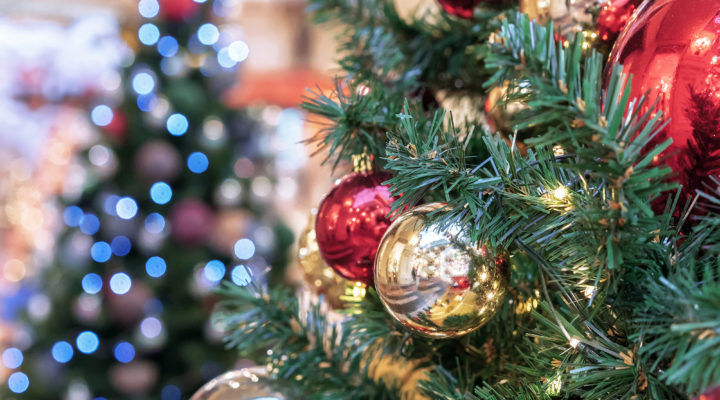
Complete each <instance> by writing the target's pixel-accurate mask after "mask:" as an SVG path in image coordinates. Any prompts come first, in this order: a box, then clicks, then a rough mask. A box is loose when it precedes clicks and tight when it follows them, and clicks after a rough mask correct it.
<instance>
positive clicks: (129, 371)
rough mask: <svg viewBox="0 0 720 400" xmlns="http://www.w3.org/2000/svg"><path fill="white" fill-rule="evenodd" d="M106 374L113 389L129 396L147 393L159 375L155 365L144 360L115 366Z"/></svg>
mask: <svg viewBox="0 0 720 400" xmlns="http://www.w3.org/2000/svg"><path fill="white" fill-rule="evenodd" d="M108 374H109V376H110V383H112V385H113V387H114V388H115V389H117V390H118V391H119V392H121V393H125V394H127V395H129V396H139V395H142V394H145V393H148V392H149V391H150V389H152V388H153V386H155V383H156V382H157V379H158V376H159V375H160V373H159V371H158V367H157V365H155V363H153V362H150V361H145V360H134V361H130V362H129V363H126V364H115V365H113V366H112V367H110V370H109V372H108Z"/></svg>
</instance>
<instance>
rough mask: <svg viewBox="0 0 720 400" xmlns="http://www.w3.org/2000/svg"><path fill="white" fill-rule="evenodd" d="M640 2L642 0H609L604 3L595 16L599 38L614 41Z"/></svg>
mask: <svg viewBox="0 0 720 400" xmlns="http://www.w3.org/2000/svg"><path fill="white" fill-rule="evenodd" d="M640 3H642V0H610V1H608V2H607V3H605V5H604V6H603V7H602V9H601V10H600V14H598V18H597V30H598V35H600V39H602V40H604V41H606V42H609V43H612V42H614V41H615V39H617V37H618V35H619V34H620V31H622V29H623V28H624V27H625V25H627V23H628V20H629V19H630V17H631V16H632V13H633V11H635V10H636V9H637V7H638V5H640Z"/></svg>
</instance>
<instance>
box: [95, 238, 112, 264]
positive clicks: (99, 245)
mask: <svg viewBox="0 0 720 400" xmlns="http://www.w3.org/2000/svg"><path fill="white" fill-rule="evenodd" d="M111 256H112V249H111V248H110V245H109V244H108V243H107V242H95V243H93V245H92V247H90V257H92V259H93V260H94V261H95V262H99V263H103V262H105V261H107V260H109V259H110V257H111Z"/></svg>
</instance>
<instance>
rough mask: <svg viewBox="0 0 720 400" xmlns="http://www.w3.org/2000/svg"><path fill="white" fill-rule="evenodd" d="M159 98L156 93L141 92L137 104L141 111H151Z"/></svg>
mask: <svg viewBox="0 0 720 400" xmlns="http://www.w3.org/2000/svg"><path fill="white" fill-rule="evenodd" d="M157 103H158V99H157V96H155V94H154V93H150V94H141V95H139V96H138V97H137V106H138V108H139V109H140V111H144V112H150V111H152V110H154V109H155V106H157Z"/></svg>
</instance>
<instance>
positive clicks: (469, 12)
mask: <svg viewBox="0 0 720 400" xmlns="http://www.w3.org/2000/svg"><path fill="white" fill-rule="evenodd" d="M481 1H482V0H438V3H440V6H442V8H443V10H445V12H448V13H450V14H452V15H454V16H456V17H460V18H465V19H470V18H472V16H473V11H475V7H477V5H478V4H480V2H481Z"/></svg>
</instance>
